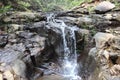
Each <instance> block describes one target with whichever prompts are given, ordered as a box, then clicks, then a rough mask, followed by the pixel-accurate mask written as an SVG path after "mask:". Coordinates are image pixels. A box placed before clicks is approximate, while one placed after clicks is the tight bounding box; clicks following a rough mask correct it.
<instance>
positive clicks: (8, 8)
mask: <svg viewBox="0 0 120 80" xmlns="http://www.w3.org/2000/svg"><path fill="white" fill-rule="evenodd" d="M10 8H11V6H10V5H7V6H2V7H1V8H0V13H2V14H3V13H6V12H7V11H9V10H10Z"/></svg>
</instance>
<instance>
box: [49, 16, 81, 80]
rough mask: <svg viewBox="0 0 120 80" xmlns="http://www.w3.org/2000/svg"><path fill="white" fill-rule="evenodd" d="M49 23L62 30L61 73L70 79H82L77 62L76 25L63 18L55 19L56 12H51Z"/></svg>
mask: <svg viewBox="0 0 120 80" xmlns="http://www.w3.org/2000/svg"><path fill="white" fill-rule="evenodd" d="M47 21H48V23H49V24H50V25H51V26H54V27H56V28H59V29H60V30H61V31H62V38H63V47H64V56H63V58H62V59H60V61H62V67H61V70H60V73H61V74H62V75H63V76H64V77H68V78H70V80H81V77H80V76H78V64H77V53H76V38H75V30H77V28H76V27H75V26H72V27H69V26H67V25H66V24H65V23H64V22H63V21H62V20H58V19H55V16H54V14H50V15H49V17H48V18H47Z"/></svg>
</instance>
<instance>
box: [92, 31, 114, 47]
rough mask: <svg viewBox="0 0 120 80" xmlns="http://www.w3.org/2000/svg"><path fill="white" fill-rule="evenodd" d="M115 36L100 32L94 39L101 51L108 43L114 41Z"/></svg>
mask: <svg viewBox="0 0 120 80" xmlns="http://www.w3.org/2000/svg"><path fill="white" fill-rule="evenodd" d="M114 37H115V36H114V35H112V34H109V33H102V32H98V33H96V34H95V36H94V39H95V43H96V48H97V49H101V48H103V47H105V44H106V42H108V41H109V40H110V39H113V38H114Z"/></svg>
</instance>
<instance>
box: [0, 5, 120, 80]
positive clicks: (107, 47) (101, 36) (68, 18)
mask: <svg viewBox="0 0 120 80" xmlns="http://www.w3.org/2000/svg"><path fill="white" fill-rule="evenodd" d="M102 4H103V3H102ZM91 5H92V4H90V5H88V6H91ZM96 5H98V4H96ZM100 6H101V4H100ZM114 7H115V6H114ZM114 7H109V9H106V10H103V11H102V10H101V8H97V11H98V10H99V9H100V12H99V11H98V12H97V13H95V12H93V13H92V12H91V13H90V12H89V11H88V10H87V8H85V6H82V7H81V6H80V7H78V8H74V9H73V10H71V11H64V12H62V11H61V12H54V18H55V19H57V20H61V21H63V22H64V23H65V24H66V25H67V26H70V27H73V26H77V27H78V28H77V30H76V31H75V37H76V53H77V57H78V58H77V63H78V65H79V68H78V69H77V70H78V75H79V76H80V77H81V78H82V79H83V80H119V79H120V17H119V13H120V10H119V8H118V9H116V7H115V9H113V8H114ZM110 10H111V11H110ZM101 12H102V14H101ZM98 13H100V14H98ZM47 14H48V13H47ZM47 14H46V13H43V12H8V13H6V14H5V16H3V15H1V17H0V19H1V20H0V22H1V24H0V80H71V79H70V78H66V77H63V75H61V74H59V69H60V68H61V63H60V62H59V58H61V56H63V53H64V47H63V38H62V36H61V35H62V32H61V30H60V29H58V28H56V25H51V24H50V23H48V21H47V18H48V16H47ZM52 20H53V19H52ZM55 22H56V21H55ZM57 23H60V22H59V21H58V22H57ZM65 33H66V36H68V35H69V34H70V32H69V30H67V29H66V31H65ZM68 40H69V38H68ZM67 44H70V43H69V42H68V43H67ZM73 66H74V65H73Z"/></svg>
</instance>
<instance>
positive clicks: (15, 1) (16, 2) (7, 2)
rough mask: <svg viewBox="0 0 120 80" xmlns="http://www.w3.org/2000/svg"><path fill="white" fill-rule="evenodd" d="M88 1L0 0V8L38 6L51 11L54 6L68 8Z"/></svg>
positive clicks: (20, 8) (88, 0)
mask: <svg viewBox="0 0 120 80" xmlns="http://www.w3.org/2000/svg"><path fill="white" fill-rule="evenodd" d="M90 1H91V0H0V7H2V8H1V9H7V10H8V9H9V8H10V6H11V8H14V9H18V10H27V9H31V8H40V9H41V10H43V11H51V10H54V9H56V8H61V9H65V10H69V9H71V8H73V7H74V6H78V5H80V4H81V3H83V2H90ZM8 6H9V7H8ZM1 12H2V11H1ZM3 12H4V11H3Z"/></svg>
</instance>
